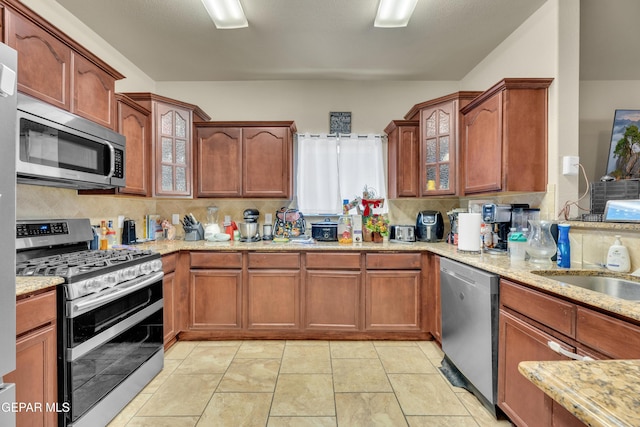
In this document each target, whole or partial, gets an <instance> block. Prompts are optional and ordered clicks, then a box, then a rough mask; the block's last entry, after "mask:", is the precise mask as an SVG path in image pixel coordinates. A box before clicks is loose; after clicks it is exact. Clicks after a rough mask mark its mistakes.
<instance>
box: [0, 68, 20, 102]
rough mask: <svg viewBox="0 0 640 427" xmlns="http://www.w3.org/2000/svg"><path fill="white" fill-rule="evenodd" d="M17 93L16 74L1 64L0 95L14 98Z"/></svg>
mask: <svg viewBox="0 0 640 427" xmlns="http://www.w3.org/2000/svg"><path fill="white" fill-rule="evenodd" d="M15 91H16V72H15V71H13V70H12V69H11V68H9V67H7V66H6V65H4V64H0V95H2V96H13V94H14V93H15Z"/></svg>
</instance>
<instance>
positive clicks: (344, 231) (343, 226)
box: [338, 215, 353, 243]
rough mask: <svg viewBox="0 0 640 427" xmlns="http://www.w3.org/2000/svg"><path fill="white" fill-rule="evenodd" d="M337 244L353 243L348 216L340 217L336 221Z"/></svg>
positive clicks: (349, 217)
mask: <svg viewBox="0 0 640 427" xmlns="http://www.w3.org/2000/svg"><path fill="white" fill-rule="evenodd" d="M338 243H353V226H352V225H351V216H350V215H342V216H341V217H340V218H339V219H338Z"/></svg>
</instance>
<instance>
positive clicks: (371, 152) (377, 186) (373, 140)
mask: <svg viewBox="0 0 640 427" xmlns="http://www.w3.org/2000/svg"><path fill="white" fill-rule="evenodd" d="M339 144H340V154H339V158H338V170H339V177H340V197H341V199H343V200H344V199H348V200H353V199H355V198H356V197H362V191H363V190H364V188H365V186H366V187H367V188H369V189H373V190H375V194H376V198H378V199H386V198H387V186H386V181H385V168H384V160H383V154H382V148H383V147H382V138H381V137H380V136H379V135H378V136H376V135H350V136H348V137H345V136H341V137H340V142H339ZM386 212H388V204H387V203H385V205H384V207H383V208H381V209H380V210H377V212H376V213H386Z"/></svg>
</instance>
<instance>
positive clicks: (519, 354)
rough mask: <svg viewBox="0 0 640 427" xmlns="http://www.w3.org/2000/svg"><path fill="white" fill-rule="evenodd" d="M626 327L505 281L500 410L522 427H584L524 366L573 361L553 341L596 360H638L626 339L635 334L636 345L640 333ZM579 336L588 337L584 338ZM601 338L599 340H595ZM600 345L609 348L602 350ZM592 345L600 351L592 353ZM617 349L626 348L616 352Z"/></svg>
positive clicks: (639, 350) (637, 350)
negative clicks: (524, 372) (524, 363)
mask: <svg viewBox="0 0 640 427" xmlns="http://www.w3.org/2000/svg"><path fill="white" fill-rule="evenodd" d="M580 313H582V314H580ZM623 325H624V322H621V321H619V320H617V319H613V318H610V317H609V316H605V315H602V314H600V313H595V312H592V311H591V310H589V309H586V308H583V307H579V306H577V305H576V304H574V303H572V302H569V301H564V300H561V299H560V298H556V297H554V296H551V295H547V294H544V293H542V292H538V291H536V290H533V289H529V288H527V287H525V286H522V285H519V284H517V283H513V282H511V281H508V280H505V279H503V280H501V283H500V325H499V330H500V338H499V351H498V370H499V374H498V405H499V406H500V408H501V409H502V410H503V411H504V412H505V414H507V416H508V417H509V418H510V419H511V420H512V421H513V422H514V423H515V424H516V425H518V426H538V425H540V426H543V425H554V426H581V425H583V424H582V422H580V421H579V420H578V419H577V418H575V417H574V416H573V415H572V414H571V413H569V411H567V410H566V409H564V408H563V407H562V406H561V405H559V404H558V403H556V402H555V401H553V399H551V398H550V397H549V396H547V395H546V394H544V392H542V390H540V389H539V388H538V387H536V386H535V385H534V384H533V383H531V382H530V381H529V380H528V379H527V378H525V377H524V376H523V375H522V374H520V372H519V371H518V364H519V363H520V362H521V361H524V360H567V359H568V358H567V357H565V356H562V355H560V354H558V353H556V352H554V351H553V350H551V349H550V348H549V345H548V342H549V341H554V342H556V343H558V344H560V345H561V346H562V347H563V348H564V349H565V350H567V351H569V352H571V353H577V354H579V355H583V356H584V355H587V356H590V357H592V358H593V359H602V358H607V357H609V356H610V357H616V358H617V357H620V358H622V357H628V358H637V357H639V353H640V347H638V346H635V347H634V346H632V345H622V339H623V338H622V337H624V336H625V332H628V331H629V330H631V331H635V336H632V337H631V339H632V340H635V342H636V343H637V342H638V341H637V340H638V339H639V338H640V329H638V328H637V327H634V326H632V325H624V326H626V328H627V330H626V331H625V329H624V327H623ZM612 326H617V327H616V328H611V327H612ZM579 330H581V331H583V332H581V333H578V332H577V331H579ZM596 335H597V339H590V338H595V336H596ZM607 335H612V336H613V337H616V338H610V337H608V336H607ZM600 339H603V340H604V341H605V344H600V343H599V341H600ZM589 344H591V345H592V346H593V347H594V348H590V347H588V345H589ZM616 344H619V345H620V346H621V347H620V348H614V345H616ZM622 347H626V348H625V349H622ZM628 348H630V349H628ZM602 349H604V350H605V351H609V355H606V354H605V353H603V352H601V351H599V350H602ZM616 350H618V352H616Z"/></svg>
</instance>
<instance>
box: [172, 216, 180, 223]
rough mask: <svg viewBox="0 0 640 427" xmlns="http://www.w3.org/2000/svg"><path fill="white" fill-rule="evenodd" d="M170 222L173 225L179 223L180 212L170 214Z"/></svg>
mask: <svg viewBox="0 0 640 427" xmlns="http://www.w3.org/2000/svg"><path fill="white" fill-rule="evenodd" d="M171 224H173V225H177V224H180V214H173V215H171Z"/></svg>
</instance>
